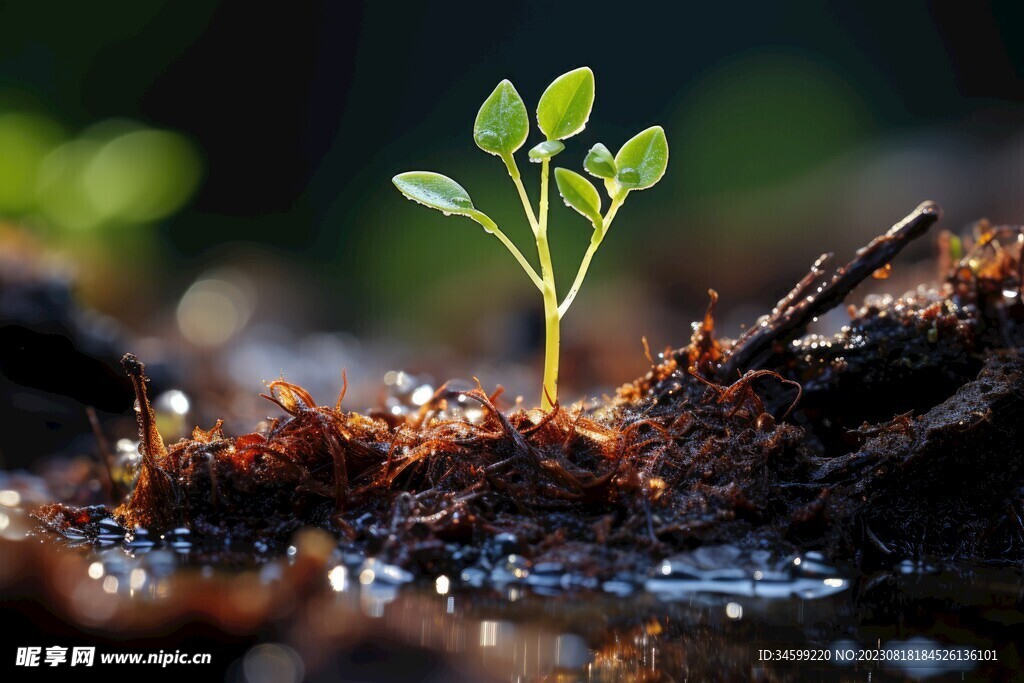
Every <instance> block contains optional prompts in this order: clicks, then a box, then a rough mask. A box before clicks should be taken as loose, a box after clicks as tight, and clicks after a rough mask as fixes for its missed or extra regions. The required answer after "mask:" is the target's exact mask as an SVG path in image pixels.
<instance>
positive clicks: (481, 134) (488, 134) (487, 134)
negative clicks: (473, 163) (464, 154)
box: [473, 130, 501, 147]
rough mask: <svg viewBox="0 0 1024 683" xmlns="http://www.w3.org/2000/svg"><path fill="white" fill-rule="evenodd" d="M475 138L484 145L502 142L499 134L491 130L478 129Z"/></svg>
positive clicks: (490, 145) (493, 145) (494, 145)
mask: <svg viewBox="0 0 1024 683" xmlns="http://www.w3.org/2000/svg"><path fill="white" fill-rule="evenodd" d="M473 138H474V139H475V140H476V141H477V143H478V144H479V145H480V146H482V147H496V146H497V145H498V143H500V142H501V138H500V137H499V136H498V134H497V133H495V132H494V131H490V130H481V131H477V133H476V135H474V136H473Z"/></svg>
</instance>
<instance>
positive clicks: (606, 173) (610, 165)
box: [583, 142, 615, 178]
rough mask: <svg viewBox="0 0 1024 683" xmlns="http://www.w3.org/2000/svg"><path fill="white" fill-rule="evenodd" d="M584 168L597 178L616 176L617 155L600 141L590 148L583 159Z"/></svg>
mask: <svg viewBox="0 0 1024 683" xmlns="http://www.w3.org/2000/svg"><path fill="white" fill-rule="evenodd" d="M583 168H585V169H586V171H587V173H589V174H590V175H592V176H594V177H595V178H614V177H615V157H613V156H612V153H611V152H610V151H608V148H607V147H605V146H604V145H602V144H601V143H600V142H599V143H597V144H596V145H594V146H593V147H591V148H590V151H589V152H587V157H586V158H585V159H584V160H583Z"/></svg>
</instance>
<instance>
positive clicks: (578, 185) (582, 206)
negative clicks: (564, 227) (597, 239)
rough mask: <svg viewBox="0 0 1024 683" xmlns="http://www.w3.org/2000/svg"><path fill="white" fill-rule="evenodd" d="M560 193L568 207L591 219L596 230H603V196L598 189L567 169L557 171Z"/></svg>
mask: <svg viewBox="0 0 1024 683" xmlns="http://www.w3.org/2000/svg"><path fill="white" fill-rule="evenodd" d="M555 182H556V183H557V184H558V193H559V194H560V195H562V199H564V200H565V203H566V204H567V205H568V206H571V207H572V208H574V209H576V210H577V211H579V212H580V214H581V215H583V217H584V218H588V219H590V222H591V223H593V224H594V229H596V230H600V229H601V223H602V219H601V195H600V194H598V192H597V188H596V187H594V185H593V184H592V183H591V182H590V181H589V180H587V179H586V178H584V177H583V176H581V175H580V174H579V173H575V172H573V171H570V170H569V169H567V168H556V169H555Z"/></svg>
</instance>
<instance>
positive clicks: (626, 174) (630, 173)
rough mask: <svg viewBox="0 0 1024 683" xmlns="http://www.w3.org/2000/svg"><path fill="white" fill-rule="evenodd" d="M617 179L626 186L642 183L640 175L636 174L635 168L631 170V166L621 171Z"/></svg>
mask: <svg viewBox="0 0 1024 683" xmlns="http://www.w3.org/2000/svg"><path fill="white" fill-rule="evenodd" d="M617 178H618V181H619V182H620V183H623V184H626V185H634V184H636V183H639V182H640V174H639V173H637V172H636V169H635V168H630V167H629V166H626V167H625V168H622V169H619V174H618V176H617Z"/></svg>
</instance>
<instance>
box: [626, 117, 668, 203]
mask: <svg viewBox="0 0 1024 683" xmlns="http://www.w3.org/2000/svg"><path fill="white" fill-rule="evenodd" d="M615 166H616V168H617V169H618V170H617V172H616V175H615V179H616V180H617V181H618V183H619V185H621V186H622V187H624V188H626V189H628V190H646V189H647V188H649V187H651V186H653V185H654V184H655V183H657V182H658V181H659V180H661V176H663V175H665V169H666V168H667V167H668V140H666V139H665V130H664V129H663V128H662V127H661V126H652V127H651V128H648V129H647V130H645V131H642V132H640V133H637V134H636V135H635V136H634V137H633V138H632V139H630V140H628V141H626V144H624V145H623V146H622V149H620V150H619V153H618V154H616V155H615Z"/></svg>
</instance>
